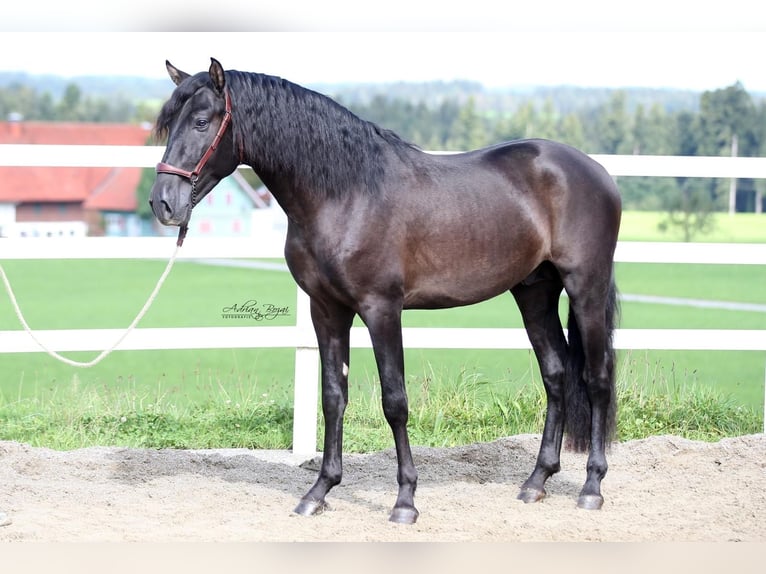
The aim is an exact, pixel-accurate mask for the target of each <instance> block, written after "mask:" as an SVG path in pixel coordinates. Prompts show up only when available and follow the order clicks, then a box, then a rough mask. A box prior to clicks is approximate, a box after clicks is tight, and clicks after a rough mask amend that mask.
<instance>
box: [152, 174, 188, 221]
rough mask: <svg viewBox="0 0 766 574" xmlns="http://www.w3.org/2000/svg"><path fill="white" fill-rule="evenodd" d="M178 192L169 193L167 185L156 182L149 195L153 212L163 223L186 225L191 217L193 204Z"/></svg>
mask: <svg viewBox="0 0 766 574" xmlns="http://www.w3.org/2000/svg"><path fill="white" fill-rule="evenodd" d="M180 195H181V194H179V193H178V192H175V193H172V194H171V193H169V191H168V189H167V187H166V186H164V185H163V186H161V185H159V183H158V182H157V183H155V184H154V187H153V188H152V192H151V194H150V195H149V205H150V206H151V208H152V213H154V216H155V217H156V218H157V219H158V221H159V222H160V223H162V224H163V225H178V226H182V225H186V224H188V223H189V218H190V217H191V204H190V202H189V201H188V200H186V201H184V200H183V199H182V198H181V197H179V196H180Z"/></svg>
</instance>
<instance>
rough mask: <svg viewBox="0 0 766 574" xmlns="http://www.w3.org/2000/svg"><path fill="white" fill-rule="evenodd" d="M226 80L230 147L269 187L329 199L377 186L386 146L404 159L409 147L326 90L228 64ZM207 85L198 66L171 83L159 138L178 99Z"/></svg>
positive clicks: (177, 108) (179, 102) (179, 103)
mask: <svg viewBox="0 0 766 574" xmlns="http://www.w3.org/2000/svg"><path fill="white" fill-rule="evenodd" d="M226 84H227V86H228V88H229V93H230V95H231V99H232V129H233V130H234V131H233V136H234V142H235V146H236V147H237V148H238V150H239V152H240V154H241V156H242V157H243V158H244V159H245V160H246V161H248V162H252V163H253V167H254V168H255V170H256V172H258V173H259V175H261V177H262V178H263V179H264V182H265V183H266V184H267V185H268V184H269V182H268V180H269V179H270V178H273V177H279V178H280V179H281V181H283V182H284V181H285V180H286V178H292V180H291V181H289V184H290V185H291V186H293V187H297V188H302V189H304V190H313V191H315V192H318V193H322V194H323V195H325V196H328V197H332V196H336V195H340V194H342V193H343V192H345V191H347V190H349V189H359V190H366V191H370V192H376V191H377V190H378V188H379V182H380V181H381V178H382V175H383V173H384V171H385V162H386V161H387V156H386V154H385V152H386V151H387V150H392V151H394V152H395V153H396V154H397V155H399V156H400V157H405V155H406V154H405V153H404V152H405V150H409V149H412V148H414V147H415V146H413V145H412V144H410V143H408V142H405V141H404V140H402V139H401V138H399V136H397V135H396V134H395V133H394V132H392V131H390V130H386V129H383V128H381V127H379V126H378V125H376V124H374V123H372V122H369V121H366V120H363V119H361V118H359V117H358V116H356V115H355V114H354V113H353V112H351V111H350V110H348V109H347V108H345V107H343V106H341V105H340V104H338V103H337V102H335V101H334V100H332V99H330V98H328V97H327V96H324V95H322V94H320V93H318V92H314V91H312V90H309V89H307V88H304V87H302V86H299V85H297V84H294V83H292V82H289V81H288V80H285V79H282V78H278V77H275V76H268V75H264V74H257V73H248V72H239V71H234V70H229V71H227V72H226ZM205 85H207V86H209V87H211V88H212V84H211V81H210V77H209V75H208V74H207V73H204V72H203V73H199V74H196V75H195V76H192V77H190V78H188V79H187V80H185V81H184V82H182V83H181V85H180V86H178V87H177V88H176V90H175V91H174V92H173V95H172V96H171V98H170V99H169V100H168V101H167V102H166V103H165V105H164V106H163V107H162V110H161V112H160V114H159V116H158V118H157V122H156V125H155V133H156V134H157V136H158V137H163V136H165V135H167V133H168V132H169V130H170V127H171V124H172V122H173V119H174V118H175V116H176V115H177V114H178V113H179V112H180V110H181V108H182V107H183V104H184V102H185V101H186V100H187V99H188V98H190V97H191V96H192V95H193V94H194V93H195V92H196V91H197V90H198V89H200V88H201V87H203V86H205Z"/></svg>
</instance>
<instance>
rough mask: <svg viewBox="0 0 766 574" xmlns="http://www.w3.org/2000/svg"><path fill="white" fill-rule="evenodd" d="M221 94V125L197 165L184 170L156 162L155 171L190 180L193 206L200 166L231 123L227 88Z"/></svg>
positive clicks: (211, 152) (219, 141)
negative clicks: (222, 108) (191, 168)
mask: <svg viewBox="0 0 766 574" xmlns="http://www.w3.org/2000/svg"><path fill="white" fill-rule="evenodd" d="M223 95H224V100H225V102H226V110H225V111H224V114H223V121H221V125H220V127H219V128H218V133H216V134H215V138H213V142H212V143H211V144H210V146H209V147H208V148H207V151H205V153H204V154H203V156H202V157H201V158H200V160H199V161H198V162H197V165H196V166H194V169H193V170H192V171H186V170H185V169H181V168H180V167H175V166H172V165H170V164H169V163H165V162H160V163H158V164H157V168H156V169H157V173H170V174H173V175H180V176H181V177H185V178H186V179H188V180H189V181H191V184H192V206H194V203H195V199H196V198H195V197H194V194H195V191H196V190H195V186H196V183H197V178H198V177H199V174H200V172H201V171H202V168H203V167H205V164H206V163H207V161H208V160H209V159H210V156H212V155H213V152H215V150H216V149H217V148H218V144H219V143H221V138H222V137H223V134H224V132H225V131H226V128H227V127H229V124H230V123H231V97H230V96H229V90H228V89H227V88H225V87H224V89H223Z"/></svg>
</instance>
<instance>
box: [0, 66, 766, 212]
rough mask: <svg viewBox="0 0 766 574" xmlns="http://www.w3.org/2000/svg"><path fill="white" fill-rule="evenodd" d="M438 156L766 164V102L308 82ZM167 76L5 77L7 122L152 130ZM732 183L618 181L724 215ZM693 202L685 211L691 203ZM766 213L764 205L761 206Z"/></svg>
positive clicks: (742, 201) (756, 185) (637, 198)
mask: <svg viewBox="0 0 766 574" xmlns="http://www.w3.org/2000/svg"><path fill="white" fill-rule="evenodd" d="M307 87H309V88H311V89H314V90H316V91H319V92H322V93H324V94H327V95H329V96H330V97H332V98H334V99H336V100H337V101H339V102H340V103H342V104H343V105H345V106H347V107H348V108H350V109H351V110H352V111H353V112H354V113H356V114H357V115H359V116H360V117H362V118H364V119H367V120H370V121H373V122H375V123H378V124H380V125H381V126H384V127H386V128H389V129H392V130H394V131H395V132H397V133H398V134H399V135H400V136H401V137H403V138H404V139H406V140H409V141H411V142H413V143H415V144H417V145H418V146H420V147H422V148H424V149H429V150H467V149H473V148H477V147H482V146H485V145H489V144H492V143H497V142H500V141H506V140H512V139H518V138H525V137H542V138H550V139H556V140H559V141H563V142H566V143H569V144H571V145H574V146H575V147H578V148H580V149H582V150H583V151H585V152H587V153H603V154H647V155H651V154H661V155H713V156H721V155H723V156H728V155H732V154H735V155H739V156H766V95H764V94H751V93H749V92H747V90H746V89H745V87H744V86H742V85H741V84H739V83H735V84H733V85H731V86H727V87H722V88H720V89H717V90H712V91H706V92H701V93H700V92H693V91H684V90H671V89H645V88H625V89H606V88H583V87H573V86H558V87H524V88H505V89H490V88H487V87H485V86H482V85H481V84H478V83H475V82H467V81H455V82H424V83H391V84H344V85H330V84H326V85H311V86H307ZM172 88H173V85H172V83H171V82H170V81H169V80H168V79H157V80H154V79H146V78H127V77H108V78H104V77H82V78H68V79H66V78H59V77H55V76H30V75H26V74H18V73H15V74H12V73H0V117H1V118H2V119H14V118H15V119H24V120H44V121H91V122H129V123H140V122H153V121H154V118H155V117H156V114H157V111H158V110H159V107H160V106H161V104H162V102H163V101H164V100H165V99H166V98H167V97H168V96H169V95H170V92H171V90H172ZM729 185H730V182H729V180H710V179H696V180H695V179H693V178H641V177H631V178H622V179H621V180H620V188H621V191H622V194H623V198H624V202H625V207H626V208H628V209H646V210H671V211H672V210H677V209H690V208H689V206H694V207H693V209H694V210H696V211H724V210H726V209H727V207H728V202H729V199H728V198H729ZM764 192H766V181H765V180H748V179H742V180H738V181H737V193H736V209H737V211H756V210H762V209H763V207H764V196H765V195H766V193H764ZM684 206H686V207H684ZM758 208H760V209H758Z"/></svg>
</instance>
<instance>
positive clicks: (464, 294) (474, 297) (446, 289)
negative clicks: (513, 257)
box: [404, 269, 529, 309]
mask: <svg viewBox="0 0 766 574" xmlns="http://www.w3.org/2000/svg"><path fill="white" fill-rule="evenodd" d="M454 271H455V272H453V273H449V274H444V273H440V274H433V275H430V276H428V277H423V278H420V279H419V280H417V281H414V282H412V283H411V284H406V283H405V292H404V308H405V309H446V308H449V307H461V306H463V305H471V304H473V303H478V302H480V301H486V300H487V299H491V298H492V297H495V296H497V295H500V294H501V293H504V292H505V291H508V290H509V289H510V288H511V287H513V286H514V285H516V284H517V283H519V282H520V281H522V280H523V279H524V278H525V277H526V276H527V275H528V274H529V271H526V270H521V269H519V271H517V272H515V273H514V272H505V273H502V274H497V273H494V272H493V273H489V274H483V273H481V272H479V271H478V270H473V272H472V273H467V274H466V273H461V272H459V271H460V270H458V269H455V270H454Z"/></svg>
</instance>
